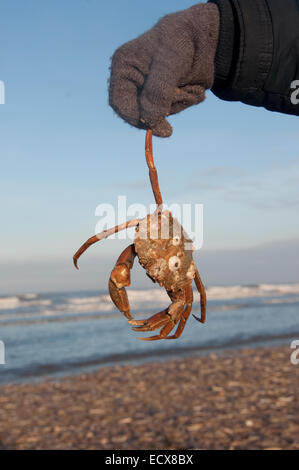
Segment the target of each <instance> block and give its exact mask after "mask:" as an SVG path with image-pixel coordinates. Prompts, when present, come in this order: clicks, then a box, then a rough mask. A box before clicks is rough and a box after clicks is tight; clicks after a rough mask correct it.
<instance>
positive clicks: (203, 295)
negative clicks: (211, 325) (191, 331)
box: [192, 269, 207, 323]
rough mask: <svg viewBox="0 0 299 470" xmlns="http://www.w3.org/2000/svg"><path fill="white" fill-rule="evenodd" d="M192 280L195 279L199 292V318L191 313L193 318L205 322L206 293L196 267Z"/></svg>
mask: <svg viewBox="0 0 299 470" xmlns="http://www.w3.org/2000/svg"><path fill="white" fill-rule="evenodd" d="M194 281H195V284H196V287H197V290H198V292H199V293H200V311H201V317H200V319H199V318H197V317H196V316H195V315H194V314H192V315H193V317H194V318H195V320H197V321H199V322H200V323H205V322H206V309H207V294H206V289H205V286H204V285H203V283H202V280H201V278H200V275H199V272H198V269H196V271H195V278H194Z"/></svg>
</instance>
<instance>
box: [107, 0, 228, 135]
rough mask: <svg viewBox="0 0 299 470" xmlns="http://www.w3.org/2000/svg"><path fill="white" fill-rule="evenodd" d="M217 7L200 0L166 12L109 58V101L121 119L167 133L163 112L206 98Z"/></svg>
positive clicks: (215, 40) (210, 80)
mask: <svg viewBox="0 0 299 470" xmlns="http://www.w3.org/2000/svg"><path fill="white" fill-rule="evenodd" d="M218 35H219V10H218V7H217V6H216V5H215V4H213V3H201V4H198V5H195V6H193V7H191V8H188V9H187V10H184V11H181V12H178V13H173V14H170V15H166V16H165V17H164V18H162V19H161V20H160V21H159V22H158V23H157V24H156V26H154V27H153V28H152V29H151V30H149V31H148V32H146V33H144V34H143V35H142V36H140V37H138V38H137V39H135V40H133V41H130V42H127V43H126V44H124V45H123V46H122V47H120V48H119V49H117V51H116V52H115V53H114V55H113V57H112V64H111V77H110V89H109V103H110V105H111V106H112V108H113V109H114V110H115V111H116V112H117V114H119V115H120V116H121V117H122V118H123V119H124V120H125V121H127V122H129V123H130V124H132V125H133V126H135V127H139V128H142V129H146V128H148V127H149V128H151V129H152V131H153V134H155V135H157V136H159V137H169V136H170V135H171V134H172V127H171V126H170V124H169V122H168V121H167V120H166V119H165V116H168V115H170V114H175V113H178V112H179V111H182V110H183V109H186V108H188V107H189V106H192V105H195V104H197V103H200V102H201V101H203V100H204V99H205V90H206V89H208V88H211V87H212V85H213V81H214V58H215V53H216V48H217V43H218Z"/></svg>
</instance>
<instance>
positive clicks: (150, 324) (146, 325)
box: [129, 308, 170, 331]
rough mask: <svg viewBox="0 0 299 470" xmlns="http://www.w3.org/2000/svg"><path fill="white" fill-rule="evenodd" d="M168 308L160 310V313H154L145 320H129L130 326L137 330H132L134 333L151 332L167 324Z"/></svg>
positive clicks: (168, 318) (168, 317)
mask: <svg viewBox="0 0 299 470" xmlns="http://www.w3.org/2000/svg"><path fill="white" fill-rule="evenodd" d="M167 312H168V308H166V309H165V310H162V312H159V313H155V315H153V316H152V317H150V318H148V319H146V320H131V321H129V323H130V324H131V325H136V327H137V328H135V327H134V328H132V330H134V331H153V330H157V329H158V328H161V327H162V326H164V325H165V324H166V323H168V322H169V320H170V316H169V315H168V314H167Z"/></svg>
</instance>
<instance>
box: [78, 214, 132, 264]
mask: <svg viewBox="0 0 299 470" xmlns="http://www.w3.org/2000/svg"><path fill="white" fill-rule="evenodd" d="M138 223H139V219H134V220H129V221H128V222H125V223H123V224H121V225H117V226H116V227H113V228H110V229H109V230H104V231H103V232H101V233H98V234H97V235H94V236H93V237H91V238H89V239H88V240H87V241H86V242H85V243H84V244H83V245H82V246H81V248H79V250H78V251H77V252H76V253H75V254H74V257H73V261H74V265H75V267H76V268H77V269H79V268H78V259H79V258H80V256H81V255H82V254H83V253H84V251H86V250H87V248H89V247H90V246H91V245H93V244H94V243H96V242H98V241H101V240H103V239H105V238H108V237H110V235H113V234H114V233H117V232H120V231H121V230H125V229H127V228H130V227H136V225H138Z"/></svg>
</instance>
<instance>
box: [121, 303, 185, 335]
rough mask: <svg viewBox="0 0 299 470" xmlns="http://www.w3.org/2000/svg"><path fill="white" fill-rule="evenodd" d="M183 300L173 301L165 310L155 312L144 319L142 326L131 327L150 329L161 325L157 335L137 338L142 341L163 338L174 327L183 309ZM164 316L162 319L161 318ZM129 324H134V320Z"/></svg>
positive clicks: (136, 329)
mask: <svg viewBox="0 0 299 470" xmlns="http://www.w3.org/2000/svg"><path fill="white" fill-rule="evenodd" d="M184 306H185V304H184V302H183V301H182V300H177V301H174V302H173V303H172V304H171V305H170V306H169V307H168V309H166V310H163V311H162V312H159V313H156V314H155V315H153V316H152V317H151V318H150V319H149V320H144V321H143V322H144V323H145V325H144V326H140V327H136V328H133V330H135V331H152V330H156V329H158V328H160V327H161V326H163V328H162V330H161V331H160V334H159V335H155V336H150V337H149V338H138V339H141V340H143V341H157V340H159V339H165V338H166V337H167V336H168V334H169V333H170V332H171V330H172V329H173V328H174V327H175V325H176V324H177V322H178V320H179V319H180V317H181V315H182V313H183V310H184ZM163 316H164V320H163ZM141 321H142V320H141ZM129 323H131V325H135V324H136V320H134V321H130V322H129Z"/></svg>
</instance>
